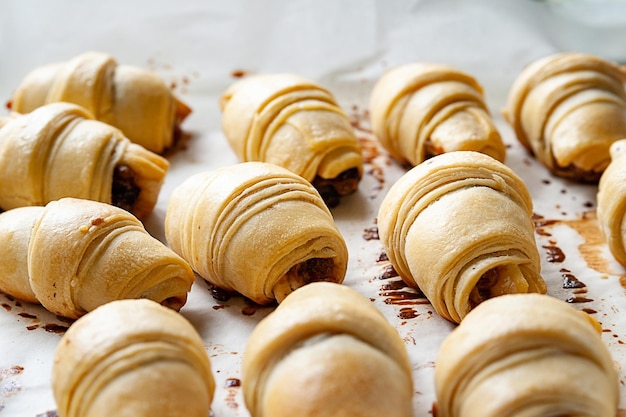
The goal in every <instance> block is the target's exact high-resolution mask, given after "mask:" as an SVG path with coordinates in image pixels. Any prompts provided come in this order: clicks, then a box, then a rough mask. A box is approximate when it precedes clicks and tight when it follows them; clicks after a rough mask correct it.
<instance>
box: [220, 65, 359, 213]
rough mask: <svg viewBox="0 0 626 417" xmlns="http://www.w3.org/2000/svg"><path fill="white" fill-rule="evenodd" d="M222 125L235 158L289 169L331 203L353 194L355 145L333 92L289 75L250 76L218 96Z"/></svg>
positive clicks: (356, 165)
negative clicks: (310, 184) (219, 97)
mask: <svg viewBox="0 0 626 417" xmlns="http://www.w3.org/2000/svg"><path fill="white" fill-rule="evenodd" d="M220 107H221V109H222V112H223V117H222V128H223V131H224V134H225V136H226V138H227V139H228V141H229V143H230V145H231V146H232V148H233V150H234V151H235V153H236V154H237V156H238V157H239V158H240V160H241V161H262V162H269V163H273V164H276V165H279V166H282V167H285V168H287V169H289V170H290V171H292V172H294V173H295V174H298V175H300V176H302V177H304V178H305V179H306V180H308V181H310V182H312V183H313V185H314V186H315V187H316V188H317V189H318V191H319V192H320V194H321V195H322V197H323V198H324V200H325V201H326V202H327V203H328V204H329V205H331V206H333V205H336V204H338V199H339V197H341V196H343V195H346V194H349V193H352V192H354V191H355V190H356V189H357V187H358V183H359V180H360V178H361V175H362V173H363V156H362V154H361V146H360V144H359V142H358V140H357V138H356V136H355V133H354V129H353V128H352V126H351V124H350V121H349V120H348V117H347V116H346V114H345V113H344V112H343V110H342V109H341V108H340V107H339V105H338V104H337V102H336V101H335V98H334V97H333V95H332V94H331V93H330V92H329V91H328V90H326V89H324V88H322V87H321V86H319V85H318V84H316V83H314V82H312V81H309V80H307V79H305V78H303V77H300V76H298V75H293V74H259V75H251V76H248V77H246V78H244V79H242V80H239V81H237V82H236V83H234V84H233V85H232V86H230V87H229V88H228V90H226V92H225V93H224V94H223V95H222V97H221V100H220Z"/></svg>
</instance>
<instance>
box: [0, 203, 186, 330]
mask: <svg viewBox="0 0 626 417" xmlns="http://www.w3.org/2000/svg"><path fill="white" fill-rule="evenodd" d="M0 238H1V239H2V241H3V242H7V243H10V247H8V248H7V249H6V250H3V251H1V252H0V272H1V274H0V291H3V292H5V293H7V294H10V295H13V296H15V297H17V298H20V299H23V300H26V301H31V302H39V303H41V304H42V305H43V306H44V307H45V308H46V309H48V310H49V311H51V312H53V313H55V314H57V315H59V316H63V317H69V318H77V317H80V316H82V315H84V314H85V313H86V312H88V311H91V310H93V309H95V308H96V307H98V306H100V305H102V304H106V303H108V302H110V301H113V300H118V299H123V298H149V299H151V300H154V301H158V302H159V303H161V304H163V305H166V306H168V307H170V308H172V309H176V310H178V309H180V308H181V307H182V306H183V305H184V304H185V302H186V300H187V293H188V292H189V290H190V289H191V285H192V284H193V281H194V274H193V271H192V270H191V267H190V266H189V264H187V262H185V261H184V260H183V259H182V258H180V257H179V256H178V255H176V254H175V253H174V252H173V251H172V250H171V249H169V248H168V247H167V246H165V245H164V244H163V243H162V242H160V241H159V240H157V239H155V238H154V237H152V236H150V234H148V232H147V231H146V229H145V228H144V227H143V225H142V223H141V222H140V221H139V220H138V219H137V218H136V217H134V216H133V215H132V214H130V213H129V212H127V211H126V210H122V209H120V208H118V207H114V206H112V205H110V204H106V203H100V202H97V201H91V200H82V199H75V198H63V199H60V200H57V201H53V202H51V203H49V204H47V205H46V206H45V207H20V208H16V209H12V210H9V211H6V212H4V213H2V214H0Z"/></svg>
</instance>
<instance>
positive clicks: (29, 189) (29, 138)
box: [0, 103, 169, 218]
mask: <svg viewBox="0 0 626 417" xmlns="http://www.w3.org/2000/svg"><path fill="white" fill-rule="evenodd" d="M168 170H169V163H168V161H167V160H166V159H164V158H163V157H161V156H159V155H157V154H155V153H153V152H150V151H148V150H146V149H144V148H143V147H141V146H139V145H137V144H135V143H131V142H130V141H129V140H128V139H127V138H126V137H125V136H124V134H123V133H122V132H121V131H120V130H119V129H117V128H114V127H112V126H110V125H107V124H106V123H102V122H99V121H96V120H93V118H92V116H91V115H90V114H89V113H88V112H87V111H86V110H85V109H84V108H82V107H79V106H77V105H75V104H70V103H51V104H48V105H45V106H42V107H40V108H38V109H36V110H34V111H33V112H31V113H28V114H24V115H17V114H14V115H12V116H11V117H9V118H8V119H7V120H6V123H5V124H4V125H3V126H0V207H1V208H2V209H4V210H9V209H12V208H16V207H22V206H38V205H39V206H42V205H45V204H46V203H48V202H50V201H53V200H57V199H59V198H62V197H76V198H85V199H90V200H96V201H102V202H105V203H111V204H113V205H116V206H119V207H122V208H124V209H126V210H129V211H131V212H132V213H133V214H134V215H136V216H137V217H140V218H143V217H145V216H146V215H148V214H149V213H151V212H152V210H153V209H154V206H155V204H156V202H157V199H158V196H159V192H160V190H161V186H162V184H163V181H164V180H165V175H166V173H167V171H168Z"/></svg>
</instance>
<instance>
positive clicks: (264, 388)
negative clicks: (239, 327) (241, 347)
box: [242, 282, 413, 417]
mask: <svg viewBox="0 0 626 417" xmlns="http://www.w3.org/2000/svg"><path fill="white" fill-rule="evenodd" d="M411 372H412V371H411V364H410V362H409V359H408V355H407V352H406V349H405V346H404V343H403V341H402V339H400V337H399V335H398V333H397V331H396V330H395V329H394V328H393V327H392V326H391V325H390V324H389V323H388V322H387V320H386V319H385V317H384V316H383V315H382V314H381V313H380V312H379V311H378V310H377V309H376V308H375V307H374V306H373V305H372V303H371V302H370V301H369V300H368V299H366V298H364V297H363V296H361V295H360V294H359V293H357V292H356V291H355V290H353V289H351V288H349V287H346V286H343V285H339V284H335V283H328V282H325V283H321V282H318V283H312V284H310V285H307V286H305V287H302V288H300V289H298V290H296V291H294V292H293V293H291V294H290V295H289V296H287V298H285V300H284V301H283V302H282V303H281V304H280V305H279V306H278V308H277V309H276V310H275V311H274V312H272V313H271V314H270V315H269V316H267V317H266V318H264V319H263V320H262V321H261V322H260V323H259V324H258V325H257V327H256V328H255V329H254V331H253V333H252V334H251V336H250V338H249V339H248V342H247V345H246V349H245V351H244V355H243V366H242V389H243V395H244V399H245V401H246V405H247V407H248V409H249V410H250V414H251V415H252V416H253V417H263V416H272V417H283V416H300V417H313V416H320V417H321V416H345V417H348V416H361V417H379V416H390V417H400V416H402V417H409V416H411V415H412V395H413V382H412V373H411Z"/></svg>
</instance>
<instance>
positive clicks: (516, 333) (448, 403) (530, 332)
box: [435, 294, 619, 417]
mask: <svg viewBox="0 0 626 417" xmlns="http://www.w3.org/2000/svg"><path fill="white" fill-rule="evenodd" d="M601 332H602V327H601V326H600V324H599V323H598V322H597V321H596V320H595V319H594V318H593V317H591V316H590V315H589V314H587V313H585V312H582V311H578V310H575V309H574V308H572V307H571V306H570V305H568V304H567V303H565V302H563V301H561V300H557V299H555V298H552V297H550V296H547V295H540V294H515V295H506V296H502V297H498V298H494V299H492V300H488V301H486V302H484V303H483V304H481V305H480V306H478V307H477V308H476V309H475V310H473V311H472V312H471V313H470V314H468V316H467V317H466V318H465V319H464V320H463V322H462V323H461V324H460V325H459V327H457V328H456V329H454V330H453V331H452V333H451V334H450V335H449V336H448V337H447V338H446V339H445V340H444V341H443V343H442V344H441V347H440V349H439V353H438V355H437V359H436V362H435V389H436V394H437V401H436V410H437V416H438V417H471V416H480V417H501V416H528V417H533V416H537V417H540V416H579V417H615V415H616V414H617V407H618V402H619V382H618V375H617V372H616V370H615V368H614V365H613V360H612V358H611V355H610V353H609V350H608V349H607V347H606V346H605V344H604V343H603V341H602V338H601Z"/></svg>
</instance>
